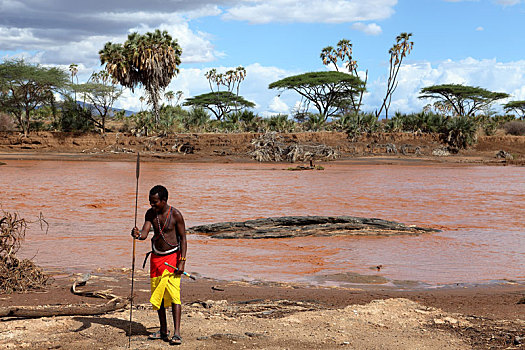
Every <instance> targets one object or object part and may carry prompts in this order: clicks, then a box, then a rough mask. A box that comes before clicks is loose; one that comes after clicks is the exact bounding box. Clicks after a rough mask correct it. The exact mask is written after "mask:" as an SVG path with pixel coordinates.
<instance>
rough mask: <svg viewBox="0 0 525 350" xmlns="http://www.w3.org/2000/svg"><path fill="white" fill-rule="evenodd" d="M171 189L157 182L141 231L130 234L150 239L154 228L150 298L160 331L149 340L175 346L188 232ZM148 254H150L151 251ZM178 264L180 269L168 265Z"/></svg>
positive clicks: (177, 334) (178, 336)
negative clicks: (170, 325)
mask: <svg viewBox="0 0 525 350" xmlns="http://www.w3.org/2000/svg"><path fill="white" fill-rule="evenodd" d="M167 201H168V190H167V189H166V188H165V187H164V186H160V185H157V186H155V187H153V188H152V189H151V190H150V192H149V203H150V205H151V208H150V209H148V211H147V212H146V217H145V222H144V225H143V226H142V230H139V229H138V228H137V227H134V228H133V230H131V235H132V236H133V237H134V238H136V239H139V240H145V239H146V238H148V234H149V231H150V229H151V227H153V232H154V235H153V238H152V239H151V261H150V278H151V299H150V302H151V304H152V305H153V309H155V310H157V312H158V314H159V321H160V330H159V331H158V332H155V333H153V334H150V336H149V339H162V340H164V341H167V342H169V343H170V344H172V345H178V344H181V343H182V338H181V336H180V318H181V301H180V279H181V274H182V273H183V272H184V265H185V263H186V248H187V242H186V232H185V225H184V218H183V217H182V214H181V213H180V212H179V211H178V210H177V209H175V208H173V207H172V206H170V205H168V203H167ZM148 255H149V253H148ZM165 262H167V263H168V264H170V265H172V266H175V267H177V270H174V269H173V268H171V267H169V266H167V265H165ZM170 304H171V308H172V314H173V324H174V326H175V327H174V328H175V330H174V333H173V336H172V337H171V338H170V337H169V331H168V324H167V321H166V308H167V307H168V306H169V305H170Z"/></svg>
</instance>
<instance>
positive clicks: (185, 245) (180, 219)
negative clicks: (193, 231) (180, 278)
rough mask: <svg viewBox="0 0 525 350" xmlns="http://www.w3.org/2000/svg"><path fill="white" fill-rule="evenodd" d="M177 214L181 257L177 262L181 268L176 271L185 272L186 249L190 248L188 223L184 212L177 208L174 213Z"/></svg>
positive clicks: (176, 220)
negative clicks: (187, 238) (187, 234)
mask: <svg viewBox="0 0 525 350" xmlns="http://www.w3.org/2000/svg"><path fill="white" fill-rule="evenodd" d="M173 215H174V216H175V222H176V232H177V235H179V243H180V259H179V261H178V262H177V268H178V269H179V270H178V271H177V272H176V273H179V274H180V273H183V272H184V265H185V264H186V250H187V248H188V243H187V241H186V225H185V224H184V218H183V217H182V214H181V213H180V212H179V211H178V210H176V211H175V213H174V214H173Z"/></svg>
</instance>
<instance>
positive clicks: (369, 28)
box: [352, 22, 383, 35]
mask: <svg viewBox="0 0 525 350" xmlns="http://www.w3.org/2000/svg"><path fill="white" fill-rule="evenodd" d="M352 28H353V29H355V30H359V31H361V32H364V33H365V34H368V35H379V34H381V33H382V32H383V30H382V29H381V27H380V26H378V25H377V24H375V23H369V24H365V23H362V22H357V23H354V24H352Z"/></svg>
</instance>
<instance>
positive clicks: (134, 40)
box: [99, 29, 182, 123]
mask: <svg viewBox="0 0 525 350" xmlns="http://www.w3.org/2000/svg"><path fill="white" fill-rule="evenodd" d="M99 55H100V62H101V63H102V64H106V71H107V72H108V73H109V74H110V75H111V76H112V77H113V80H114V81H115V82H118V83H120V85H122V86H125V87H127V88H130V89H131V91H134V89H135V87H137V86H138V85H139V84H140V85H142V86H143V87H144V89H145V90H146V95H147V100H148V103H149V104H151V105H152V107H153V112H154V115H155V122H156V123H157V122H158V120H159V100H160V97H161V95H162V93H163V91H164V89H165V88H166V87H167V86H168V85H169V83H170V82H171V79H172V78H173V77H174V76H175V75H176V74H177V73H178V72H179V65H180V63H181V60H180V56H181V55H182V49H181V48H180V46H179V44H178V43H177V40H176V39H173V38H172V37H171V36H170V35H169V34H168V32H166V31H162V32H161V31H160V30H158V29H157V30H155V32H153V33H149V32H148V33H146V34H144V35H140V34H139V33H131V34H129V35H128V39H127V40H126V41H125V42H124V44H113V43H111V42H108V43H106V44H105V45H104V48H103V49H102V50H100V52H99Z"/></svg>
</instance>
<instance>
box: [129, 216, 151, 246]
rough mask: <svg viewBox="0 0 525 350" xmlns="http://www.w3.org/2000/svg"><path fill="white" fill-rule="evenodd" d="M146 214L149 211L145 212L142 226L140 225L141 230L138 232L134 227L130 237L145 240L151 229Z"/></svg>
mask: <svg viewBox="0 0 525 350" xmlns="http://www.w3.org/2000/svg"><path fill="white" fill-rule="evenodd" d="M148 214H149V210H148V211H147V212H146V218H145V220H144V225H142V230H140V231H139V229H138V228H137V227H134V228H133V230H131V236H132V237H134V238H136V239H140V240H145V239H146V238H148V234H149V231H150V229H151V221H150V220H149V219H148V218H149V216H148Z"/></svg>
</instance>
